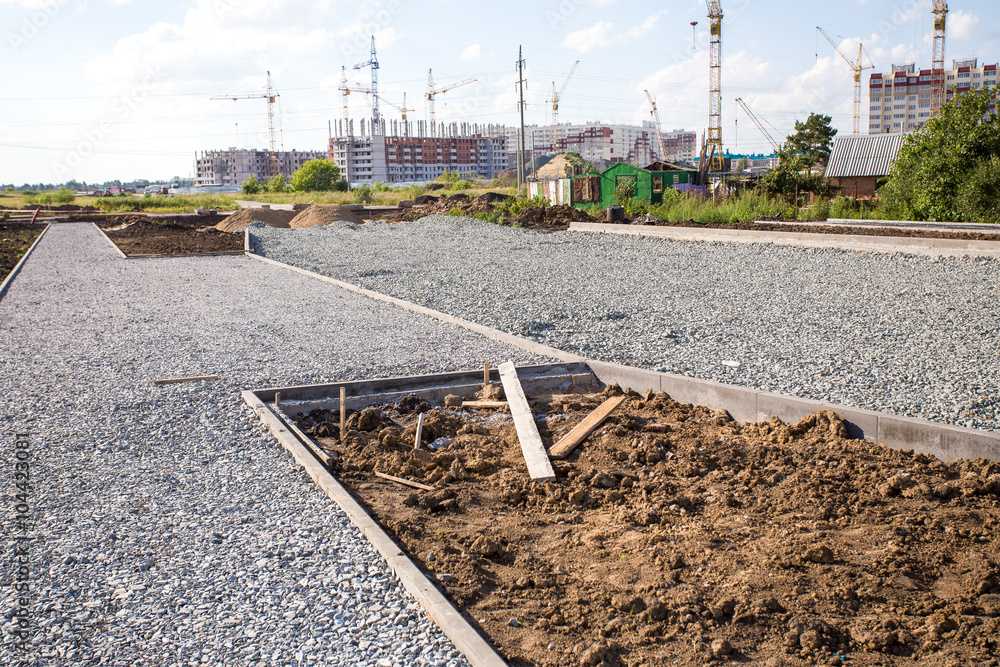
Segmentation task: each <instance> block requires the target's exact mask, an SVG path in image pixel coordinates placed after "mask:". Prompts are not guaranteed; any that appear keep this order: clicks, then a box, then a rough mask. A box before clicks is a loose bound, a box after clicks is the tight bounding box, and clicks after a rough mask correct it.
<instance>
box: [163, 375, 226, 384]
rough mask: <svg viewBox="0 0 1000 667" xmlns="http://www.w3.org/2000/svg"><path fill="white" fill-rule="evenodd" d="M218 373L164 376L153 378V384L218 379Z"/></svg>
mask: <svg viewBox="0 0 1000 667" xmlns="http://www.w3.org/2000/svg"><path fill="white" fill-rule="evenodd" d="M218 379H219V376H218V375H194V376H191V377H186V378H162V379H159V380H153V384H181V383H182V382H201V381H202V380H218Z"/></svg>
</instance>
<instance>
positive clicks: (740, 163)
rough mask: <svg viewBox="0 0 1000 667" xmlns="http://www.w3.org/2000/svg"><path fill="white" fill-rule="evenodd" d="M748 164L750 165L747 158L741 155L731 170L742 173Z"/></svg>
mask: <svg viewBox="0 0 1000 667" xmlns="http://www.w3.org/2000/svg"><path fill="white" fill-rule="evenodd" d="M749 165H750V161H749V160H748V159H746V158H745V157H741V158H740V159H739V160H738V161H737V162H736V168H735V169H733V171H735V172H736V173H738V174H742V173H743V172H744V171H746V170H747V167H748V166H749Z"/></svg>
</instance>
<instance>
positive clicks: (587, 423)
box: [549, 396, 628, 459]
mask: <svg viewBox="0 0 1000 667" xmlns="http://www.w3.org/2000/svg"><path fill="white" fill-rule="evenodd" d="M627 399H628V396H615V397H614V398H609V399H608V400H606V401H604V402H603V403H601V405H600V406H599V407H598V408H597V409H596V410H594V411H593V412H591V413H590V414H589V415H587V418H586V419H584V420H583V421H582V422H580V423H579V424H577V425H576V426H575V427H574V428H573V430H572V431H570V432H569V433H567V434H566V435H564V436H563V437H562V439H561V440H560V441H559V442H557V443H556V444H555V445H553V446H552V449H550V450H549V456H551V457H552V458H554V459H564V458H566V457H567V456H569V455H570V453H571V452H572V451H573V450H574V449H576V446H577V445H579V444H580V443H581V442H583V441H584V440H585V439H586V438H587V436H588V435H590V434H591V433H593V432H594V429H596V428H597V427H598V426H600V425H601V424H603V423H604V420H605V419H607V418H608V417H610V416H611V413H613V412H614V411H615V410H617V409H618V408H619V407H620V406H621V404H622V403H624V402H625V401H626V400H627Z"/></svg>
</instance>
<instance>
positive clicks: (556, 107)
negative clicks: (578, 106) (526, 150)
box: [549, 60, 580, 153]
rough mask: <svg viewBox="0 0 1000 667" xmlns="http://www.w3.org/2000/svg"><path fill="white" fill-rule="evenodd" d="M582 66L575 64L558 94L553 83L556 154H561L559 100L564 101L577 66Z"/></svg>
mask: <svg viewBox="0 0 1000 667" xmlns="http://www.w3.org/2000/svg"><path fill="white" fill-rule="evenodd" d="M579 64H580V61H579V60H577V61H576V62H575V63H573V68H572V69H570V71H569V74H567V75H566V80H565V81H563V85H562V88H560V89H559V91H558V92H556V82H555V81H553V82H552V99H550V100H549V102H552V151H553V152H555V153H558V152H559V100H560V99H562V95H563V93H564V92H566V86H568V85H569V80H570V78H571V77H572V76H573V72H575V71H576V66H577V65H579Z"/></svg>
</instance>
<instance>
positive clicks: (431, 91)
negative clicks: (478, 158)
mask: <svg viewBox="0 0 1000 667" xmlns="http://www.w3.org/2000/svg"><path fill="white" fill-rule="evenodd" d="M475 82H476V80H475V79H462V80H461V81H457V82H455V83H452V84H448V85H447V86H441V87H440V88H435V87H434V71H433V70H427V94H426V95H424V97H426V98H427V101H428V102H429V103H430V116H431V136H432V137H436V136H437V129H436V128H437V116H436V114H435V110H434V98H435V97H437V96H438V95H441V94H443V93H447V92H448V91H449V90H454V89H455V88H458V87H459V86H465V85H468V84H470V83H475Z"/></svg>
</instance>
